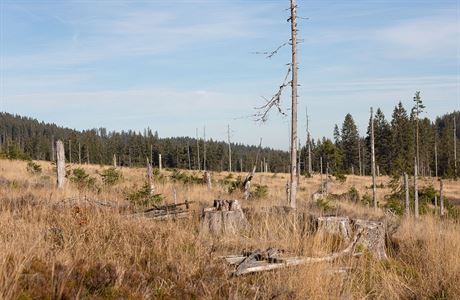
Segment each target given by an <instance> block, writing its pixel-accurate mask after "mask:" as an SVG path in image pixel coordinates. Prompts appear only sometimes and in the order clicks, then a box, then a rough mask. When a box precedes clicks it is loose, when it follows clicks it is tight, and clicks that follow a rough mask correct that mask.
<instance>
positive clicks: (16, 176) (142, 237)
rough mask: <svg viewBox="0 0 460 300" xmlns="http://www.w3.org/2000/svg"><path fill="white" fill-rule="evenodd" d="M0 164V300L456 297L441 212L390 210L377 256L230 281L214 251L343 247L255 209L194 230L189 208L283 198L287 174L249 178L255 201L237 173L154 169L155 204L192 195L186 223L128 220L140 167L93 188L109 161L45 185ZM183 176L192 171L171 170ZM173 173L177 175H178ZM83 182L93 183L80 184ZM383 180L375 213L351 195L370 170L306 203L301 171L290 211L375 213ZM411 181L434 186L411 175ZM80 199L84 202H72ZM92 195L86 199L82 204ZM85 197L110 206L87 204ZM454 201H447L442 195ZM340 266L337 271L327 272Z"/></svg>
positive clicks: (447, 224) (449, 239) (449, 222)
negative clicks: (238, 222) (225, 227)
mask: <svg viewBox="0 0 460 300" xmlns="http://www.w3.org/2000/svg"><path fill="white" fill-rule="evenodd" d="M35 164H37V165H39V166H40V168H41V171H40V172H39V171H37V170H36V171H34V170H30V165H29V170H28V164H27V162H25V161H10V160H0V228H1V229H0V298H2V299H154V298H160V299H362V298H371V299H458V298H460V285H459V284H458V283H459V282H460V256H459V253H460V222H459V220H458V219H455V218H454V217H452V216H447V217H445V218H443V219H441V218H440V217H439V215H438V214H435V213H434V212H433V211H434V207H432V206H431V205H429V210H428V212H427V213H425V214H423V215H422V216H421V218H420V219H418V220H415V219H413V218H411V217H408V218H405V217H399V216H394V215H391V218H392V220H393V221H392V222H393V223H395V224H396V225H397V229H396V230H395V232H394V233H393V234H392V236H391V237H389V238H388V241H387V249H386V250H387V254H388V257H389V258H388V259H387V260H381V261H379V260H376V259H375V258H373V257H372V255H363V256H361V257H359V258H356V257H343V258H340V259H338V260H335V261H333V262H329V263H317V264H309V265H303V266H297V267H291V268H286V269H282V270H278V271H271V272H263V273H258V274H252V275H247V276H241V277H233V276H231V274H232V271H233V269H232V267H231V266H228V265H226V263H225V262H224V260H223V259H222V258H221V257H222V256H223V255H227V254H238V253H240V252H241V251H242V250H247V249H256V248H260V249H266V248H268V247H277V248H279V249H284V250H285V251H286V252H288V253H292V254H293V255H298V256H321V255H326V254H328V253H331V252H333V251H337V250H339V249H342V248H343V247H344V244H343V242H341V241H337V239H335V238H333V237H330V236H319V235H317V234H315V233H314V232H309V231H308V230H307V231H304V230H300V229H299V228H300V227H299V224H298V220H296V219H295V220H294V219H292V218H289V217H285V216H283V215H279V216H277V215H274V214H255V215H254V216H253V217H249V218H248V221H249V223H250V226H249V227H248V228H247V229H245V230H244V231H242V232H241V234H239V235H235V236H218V237H215V236H210V235H209V234H203V233H202V232H201V231H200V213H201V210H202V209H203V208H204V207H209V206H211V205H212V202H213V200H214V199H240V203H241V205H242V206H243V208H244V209H245V210H246V211H251V210H253V211H257V210H258V209H261V208H262V207H271V206H283V205H286V191H285V186H286V182H287V180H288V174H271V173H256V175H255V177H254V180H253V188H256V185H260V186H266V187H267V188H266V191H265V192H262V193H260V195H259V197H257V198H251V199H249V200H241V199H242V194H241V193H240V192H239V191H235V192H234V193H232V194H230V193H229V192H228V186H227V185H226V184H225V181H232V180H236V179H237V178H238V176H242V177H244V176H245V175H246V174H239V173H232V174H231V175H230V174H229V173H227V172H222V173H216V172H214V173H212V175H213V180H214V182H213V187H212V189H211V190H209V189H208V188H207V187H206V185H203V184H197V183H193V182H190V183H187V182H185V181H183V180H180V179H177V178H179V177H178V176H175V178H176V179H174V178H172V177H171V176H173V175H174V174H176V175H177V171H176V172H174V171H172V170H163V171H162V173H161V174H158V173H156V176H155V181H154V184H155V192H156V193H157V194H160V195H161V197H160V198H159V199H161V201H163V202H164V203H173V202H174V198H175V199H176V201H177V202H183V201H184V200H187V201H194V203H193V204H192V213H191V214H190V217H189V218H184V219H177V220H175V219H171V220H165V221H156V220H152V219H149V218H142V217H141V218H132V217H130V216H129V215H130V214H132V213H133V212H135V211H139V210H141V209H142V208H140V207H133V203H132V202H130V201H128V200H127V199H128V198H129V195H132V194H133V193H135V191H138V190H140V189H141V188H142V186H143V185H144V182H145V181H146V171H145V168H118V170H119V172H120V173H121V174H122V179H121V180H119V181H118V182H116V183H113V184H110V185H108V184H104V182H103V181H102V177H101V176H100V174H101V173H102V172H103V170H106V169H108V168H109V167H106V166H105V167H104V166H97V165H82V166H79V165H68V166H67V167H68V169H69V170H70V171H69V174H70V175H69V179H70V177H71V174H72V171H71V170H74V169H77V168H81V169H83V170H84V171H85V174H86V175H88V177H84V176H83V177H84V178H86V179H84V180H83V183H82V181H77V180H73V181H72V180H68V181H67V183H66V187H65V188H64V189H62V190H58V189H57V188H56V184H55V181H56V176H55V170H54V166H53V165H52V164H50V163H49V162H43V161H36V162H35ZM180 172H181V174H182V175H184V174H185V176H190V175H193V174H194V176H195V177H196V178H199V177H200V176H201V175H200V173H198V172H193V171H186V170H181V171H180ZM183 177H184V176H183ZM89 178H93V180H92V181H91V182H90V181H88V179H89ZM390 181H391V179H390V178H389V177H386V176H381V177H378V179H377V186H379V188H378V189H377V196H378V199H381V202H380V206H381V208H379V209H378V210H374V209H372V208H369V207H368V206H367V205H366V204H365V203H363V202H362V201H361V199H362V198H363V195H366V194H371V193H372V191H371V189H370V186H371V177H360V176H347V178H346V181H345V182H339V181H338V180H337V179H335V178H334V177H331V178H330V183H329V188H328V189H329V192H330V193H331V194H337V195H340V194H346V193H348V192H349V191H350V189H351V188H352V187H353V188H354V189H355V190H356V191H357V193H359V200H358V201H355V200H356V199H355V200H353V199H350V198H349V197H348V198H347V197H346V196H345V197H339V198H337V199H331V200H330V201H328V202H327V203H324V202H322V203H317V202H315V201H313V200H312V198H311V195H312V194H313V193H314V192H317V191H318V190H319V187H320V176H319V175H315V176H313V177H312V178H306V177H304V176H302V177H301V178H300V186H299V193H298V209H297V211H298V212H299V213H304V212H305V213H309V214H315V215H318V216H319V215H331V214H332V215H346V216H356V217H359V218H363V219H370V220H383V221H385V222H386V220H387V218H389V217H388V213H385V209H384V208H383V206H384V204H385V201H384V196H385V195H388V194H389V193H391V188H390V187H389V183H390ZM420 185H421V186H422V187H423V186H425V187H426V186H430V185H433V186H434V187H435V188H438V183H437V182H436V180H435V179H433V178H421V179H420ZM444 188H445V189H444V190H445V197H446V198H447V199H452V200H455V199H456V198H459V195H460V187H459V183H458V181H457V182H455V181H448V180H446V181H445V182H444ZM81 199H89V200H90V201H86V202H85V201H78V200H81ZM91 201H92V202H91ZM96 202H99V203H105V204H110V205H98V204H94V203H96ZM452 202H455V201H452ZM336 267H341V268H342V267H347V268H349V271H348V272H346V273H335V272H330V270H331V269H333V268H336Z"/></svg>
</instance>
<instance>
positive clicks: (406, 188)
mask: <svg viewBox="0 0 460 300" xmlns="http://www.w3.org/2000/svg"><path fill="white" fill-rule="evenodd" d="M404 191H405V202H404V208H405V215H406V216H407V217H408V216H410V201H409V178H408V176H407V173H404Z"/></svg>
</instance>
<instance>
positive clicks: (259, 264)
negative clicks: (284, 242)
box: [225, 229, 363, 276]
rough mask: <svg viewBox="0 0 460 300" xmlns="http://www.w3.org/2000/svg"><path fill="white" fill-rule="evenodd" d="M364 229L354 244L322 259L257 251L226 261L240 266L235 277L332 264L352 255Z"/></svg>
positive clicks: (358, 232) (228, 258)
mask: <svg viewBox="0 0 460 300" xmlns="http://www.w3.org/2000/svg"><path fill="white" fill-rule="evenodd" d="M362 231H363V229H358V230H357V232H356V234H355V236H354V237H353V240H352V242H351V243H350V244H349V245H348V246H347V248H345V249H344V250H342V251H340V252H336V253H333V254H331V255H328V256H322V257H301V256H300V257H286V258H282V257H279V256H278V255H268V256H264V255H263V253H262V252H261V251H260V250H256V251H254V252H252V253H251V254H249V255H246V256H244V255H243V256H242V257H237V256H235V255H232V256H227V257H225V259H226V260H227V262H231V263H232V264H238V266H237V268H236V271H235V272H234V273H233V275H235V276H241V275H244V274H249V273H256V272H263V271H270V270H276V269H281V268H286V267H290V266H298V265H305V264H310V263H318V262H330V261H333V260H336V259H338V258H340V257H343V256H346V255H352V254H353V250H354V248H355V246H356V244H357V243H358V240H359V239H360V237H361V235H362Z"/></svg>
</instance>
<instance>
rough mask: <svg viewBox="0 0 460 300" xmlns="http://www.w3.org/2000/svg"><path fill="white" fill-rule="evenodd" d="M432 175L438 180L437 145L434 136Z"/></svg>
mask: <svg viewBox="0 0 460 300" xmlns="http://www.w3.org/2000/svg"><path fill="white" fill-rule="evenodd" d="M434 138H435V140H434V174H435V177H436V178H438V143H437V140H436V134H435V136H434Z"/></svg>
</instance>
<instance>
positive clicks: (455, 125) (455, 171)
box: [454, 116, 457, 177]
mask: <svg viewBox="0 0 460 300" xmlns="http://www.w3.org/2000/svg"><path fill="white" fill-rule="evenodd" d="M454 175H455V177H457V124H456V122H455V116H454Z"/></svg>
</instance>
